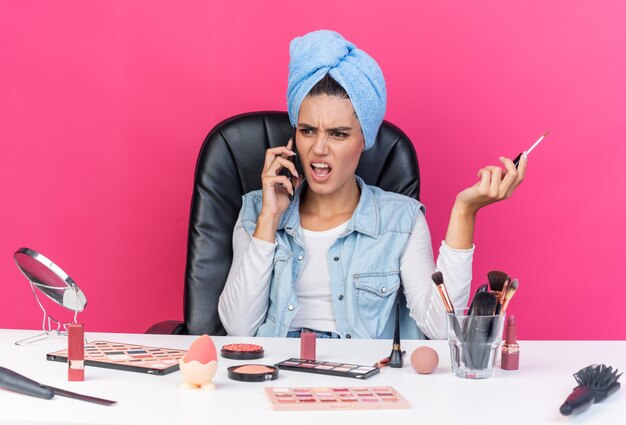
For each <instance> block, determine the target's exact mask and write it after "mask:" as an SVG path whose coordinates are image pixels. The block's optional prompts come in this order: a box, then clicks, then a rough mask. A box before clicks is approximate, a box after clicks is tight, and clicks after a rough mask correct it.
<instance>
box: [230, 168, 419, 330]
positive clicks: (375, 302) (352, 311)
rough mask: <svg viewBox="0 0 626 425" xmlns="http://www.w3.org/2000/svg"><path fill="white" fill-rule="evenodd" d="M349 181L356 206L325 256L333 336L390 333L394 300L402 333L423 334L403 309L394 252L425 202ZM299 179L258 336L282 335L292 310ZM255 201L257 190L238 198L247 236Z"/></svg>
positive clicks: (299, 254) (301, 254)
mask: <svg viewBox="0 0 626 425" xmlns="http://www.w3.org/2000/svg"><path fill="white" fill-rule="evenodd" d="M356 179H357V183H358V186H359V188H360V190H361V196H360V199H359V203H358V205H357V207H356V209H355V211H354V213H353V215H352V218H351V219H350V221H349V223H348V227H347V228H346V230H345V231H344V232H343V233H342V234H341V235H340V236H339V238H337V240H336V241H335V242H334V243H333V244H332V245H331V247H330V249H329V250H328V254H327V259H328V273H329V275H330V290H331V295H332V301H333V311H334V315H335V321H336V326H337V333H338V334H339V335H340V336H341V337H342V338H393V332H394V326H395V316H396V313H395V311H396V309H395V308H394V306H395V301H396V299H397V300H398V301H399V302H400V303H401V304H400V305H401V307H402V308H401V313H400V316H401V320H400V322H401V335H402V338H403V339H404V338H414V339H415V338H424V334H423V333H422V332H421V331H420V329H419V328H418V327H417V324H416V323H415V321H414V320H413V319H412V318H411V317H410V316H409V314H408V312H409V311H408V308H407V307H406V301H405V300H404V295H403V292H402V289H401V285H400V284H401V282H400V257H401V255H402V253H403V251H404V248H405V246H406V243H407V240H408V237H409V234H410V232H411V230H412V229H413V227H414V225H415V221H416V217H417V213H418V211H419V210H420V209H423V208H424V207H423V205H422V204H420V203H419V202H418V201H416V200H414V199H411V198H408V197H406V196H403V195H399V194H396V193H391V192H386V191H384V190H382V189H380V188H378V187H375V186H368V185H366V184H365V183H364V182H363V180H361V178H359V177H357V178H356ZM305 184H306V183H305ZM305 184H303V185H301V186H300V187H299V188H298V190H297V191H296V193H295V197H294V200H293V201H292V202H291V204H290V205H289V207H288V208H287V210H286V211H285V213H284V214H283V216H282V218H281V220H280V223H279V225H278V231H277V232H276V242H277V244H278V246H277V247H276V251H275V253H274V259H273V261H274V268H273V273H272V277H271V282H270V296H269V305H268V309H267V313H266V317H265V322H264V323H262V324H261V326H260V327H259V329H258V330H257V334H256V335H257V336H275V337H284V336H285V335H286V334H287V332H288V331H289V325H290V323H291V321H292V319H293V318H294V316H295V314H296V312H297V310H298V298H297V297H296V295H295V289H294V287H295V283H296V281H297V280H298V278H299V276H300V273H301V272H302V269H303V265H304V261H303V260H304V259H305V258H306V255H307V253H306V251H305V250H304V248H303V237H302V227H301V226H300V214H299V203H300V194H301V192H302V189H303V187H304V186H305ZM261 206H262V195H261V191H260V190H259V191H254V192H250V193H248V194H246V195H245V196H244V197H243V206H242V209H241V216H240V218H241V221H242V225H243V227H244V229H245V230H246V231H247V232H248V233H249V234H250V235H252V234H253V233H254V230H255V227H256V221H257V217H258V215H259V213H260V212H261Z"/></svg>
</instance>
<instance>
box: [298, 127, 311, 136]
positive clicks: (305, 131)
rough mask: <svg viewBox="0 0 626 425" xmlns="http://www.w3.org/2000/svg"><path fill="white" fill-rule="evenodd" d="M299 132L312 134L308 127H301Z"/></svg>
mask: <svg viewBox="0 0 626 425" xmlns="http://www.w3.org/2000/svg"><path fill="white" fill-rule="evenodd" d="M300 133H302V134H304V135H311V134H313V130H312V129H310V128H303V129H300Z"/></svg>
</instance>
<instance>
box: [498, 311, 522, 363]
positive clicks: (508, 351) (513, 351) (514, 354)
mask: <svg viewBox="0 0 626 425" xmlns="http://www.w3.org/2000/svg"><path fill="white" fill-rule="evenodd" d="M504 335H505V342H504V344H503V345H502V364H501V367H502V369H504V370H517V369H519V344H518V343H517V328H516V327H515V316H513V315H511V316H509V317H508V319H507V322H506V330H505V331H504Z"/></svg>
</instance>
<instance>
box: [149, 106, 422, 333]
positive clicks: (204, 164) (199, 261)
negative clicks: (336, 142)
mask: <svg viewBox="0 0 626 425" xmlns="http://www.w3.org/2000/svg"><path fill="white" fill-rule="evenodd" d="M292 131H293V130H292V127H291V125H290V123H289V118H288V116H287V113H286V112H252V113H248V114H242V115H237V116H235V117H232V118H229V119H227V120H225V121H222V122H221V123H219V124H218V125H217V126H215V128H213V129H212V130H211V132H210V133H209V134H208V136H207V137H206V139H204V143H203V144H202V148H201V149H200V154H199V156H198V162H197V164H196V174H195V181H194V189H193V197H192V200H191V213H190V217H189V235H188V240H187V265H186V271H185V295H184V303H185V306H184V319H185V321H184V322H180V321H175V320H168V321H165V322H159V323H157V324H155V325H153V326H151V327H150V329H148V330H147V333H167V334H172V333H173V334H192V335H200V334H205V333H206V334H209V335H225V334H226V331H225V330H224V327H223V326H222V323H221V321H220V318H219V316H218V313H217V303H218V300H219V296H220V294H221V293H222V289H223V288H224V283H225V282H226V278H227V276H228V271H229V269H230V263H231V261H232V256H233V248H232V232H233V228H234V227H235V222H236V221H237V216H238V214H239V210H240V208H241V196H242V195H244V194H246V193H248V192H250V191H252V190H257V189H260V188H261V171H262V169H263V162H264V158H265V151H266V150H267V149H268V148H270V147H275V146H280V145H285V144H286V143H287V141H288V140H289V138H290V137H291V136H292ZM356 174H357V175H358V176H360V177H361V178H363V180H364V181H365V182H366V183H367V184H370V185H375V186H378V187H380V188H382V189H385V190H388V191H392V192H397V193H401V194H403V195H406V196H410V197H411V198H414V199H419V194H420V178H419V165H418V162H417V156H416V154H415V149H414V148H413V145H412V144H411V141H410V140H409V138H408V137H407V136H406V135H405V134H404V133H403V132H402V131H401V130H400V129H399V128H398V127H396V126H394V125H393V124H391V123H388V122H386V121H385V122H383V124H382V126H381V128H380V131H379V132H378V136H377V138H376V143H375V144H374V146H373V147H372V148H371V149H369V150H368V151H365V152H364V153H363V155H362V156H361V161H360V162H359V166H358V168H357V170H356Z"/></svg>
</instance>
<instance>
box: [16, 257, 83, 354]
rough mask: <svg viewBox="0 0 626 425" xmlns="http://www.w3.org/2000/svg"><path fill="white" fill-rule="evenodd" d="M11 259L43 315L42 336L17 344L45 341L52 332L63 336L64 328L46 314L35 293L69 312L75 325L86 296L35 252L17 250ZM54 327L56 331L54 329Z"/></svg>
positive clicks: (60, 270) (69, 279) (61, 272)
mask: <svg viewBox="0 0 626 425" xmlns="http://www.w3.org/2000/svg"><path fill="white" fill-rule="evenodd" d="M13 258H14V259H15V264H17V267H18V268H19V269H20V271H21V272H22V273H23V274H24V276H26V279H28V281H29V282H30V286H31V289H32V291H33V294H34V295H35V299H36V300H37V303H38V304H39V307H40V308H41V310H42V311H43V313H44V317H43V325H42V326H43V330H44V333H43V334H41V335H37V336H36V337H31V338H27V339H26V340H21V341H18V342H16V344H18V345H22V344H24V343H26V342H34V341H37V340H40V339H43V338H47V337H48V336H50V334H52V333H56V334H59V335H64V331H63V330H61V326H63V325H62V324H61V323H60V322H59V321H57V320H56V319H54V318H53V317H51V316H49V315H48V313H47V312H46V309H45V308H44V306H43V305H42V304H41V301H40V300H39V297H38V296H37V294H38V293H42V294H44V295H45V296H47V297H48V298H50V299H51V300H52V301H54V302H55V303H57V304H58V305H60V306H62V307H65V308H67V309H68V310H72V311H73V312H74V322H76V316H77V314H78V312H80V311H83V309H84V308H85V306H86V305H87V298H86V297H85V294H84V293H83V291H81V289H80V288H79V287H78V285H77V284H76V282H74V281H73V280H72V278H71V277H69V276H68V275H67V273H65V272H64V271H63V270H62V269H61V268H60V267H59V266H57V265H56V264H54V263H53V262H52V261H50V260H49V259H48V258H46V257H45V256H44V255H42V254H40V253H38V252H37V251H34V250H32V249H30V248H20V249H18V250H17V251H16V252H15V254H13ZM55 327H56V329H54V328H55Z"/></svg>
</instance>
